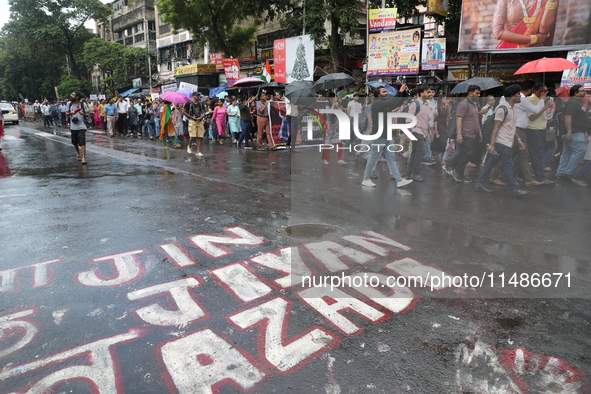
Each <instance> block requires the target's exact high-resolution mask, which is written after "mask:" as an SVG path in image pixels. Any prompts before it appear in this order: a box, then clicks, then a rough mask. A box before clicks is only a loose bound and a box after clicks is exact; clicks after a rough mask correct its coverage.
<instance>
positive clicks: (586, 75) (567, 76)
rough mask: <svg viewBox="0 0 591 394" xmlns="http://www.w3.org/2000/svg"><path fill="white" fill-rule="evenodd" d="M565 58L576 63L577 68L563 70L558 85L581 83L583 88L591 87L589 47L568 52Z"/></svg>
mask: <svg viewBox="0 0 591 394" xmlns="http://www.w3.org/2000/svg"><path fill="white" fill-rule="evenodd" d="M566 60H570V61H571V62H573V63H574V64H576V65H577V68H573V69H571V70H564V71H563V73H562V78H561V81H560V86H574V85H583V86H584V87H585V89H591V47H588V48H587V49H581V50H579V51H571V52H569V53H568V54H567V55H566Z"/></svg>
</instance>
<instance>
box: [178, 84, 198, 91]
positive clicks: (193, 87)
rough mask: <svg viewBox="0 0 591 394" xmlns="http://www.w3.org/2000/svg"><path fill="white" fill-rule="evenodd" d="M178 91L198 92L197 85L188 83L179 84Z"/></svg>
mask: <svg viewBox="0 0 591 394" xmlns="http://www.w3.org/2000/svg"><path fill="white" fill-rule="evenodd" d="M179 90H188V91H189V92H196V91H197V90H199V87H198V86H197V85H193V84H192V83H188V82H179Z"/></svg>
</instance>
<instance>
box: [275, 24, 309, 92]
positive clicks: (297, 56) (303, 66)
mask: <svg viewBox="0 0 591 394" xmlns="http://www.w3.org/2000/svg"><path fill="white" fill-rule="evenodd" d="M273 50H274V67H275V81H277V82H283V83H290V82H294V81H312V80H313V76H314V40H312V39H311V38H310V36H309V35H305V36H297V37H290V38H286V39H283V40H275V42H274V46H273Z"/></svg>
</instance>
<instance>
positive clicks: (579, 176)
mask: <svg viewBox="0 0 591 394" xmlns="http://www.w3.org/2000/svg"><path fill="white" fill-rule="evenodd" d="M589 171H591V160H589V161H588V162H586V163H585V164H583V167H581V169H580V170H579V172H577V173H576V174H575V176H573V179H577V180H579V181H582V180H583V176H584V175H585V174H586V173H587V172H589Z"/></svg>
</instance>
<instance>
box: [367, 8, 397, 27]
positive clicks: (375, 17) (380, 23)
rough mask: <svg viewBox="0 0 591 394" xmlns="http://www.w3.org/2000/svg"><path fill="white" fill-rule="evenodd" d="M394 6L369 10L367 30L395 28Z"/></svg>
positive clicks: (395, 13) (395, 11) (395, 12)
mask: <svg viewBox="0 0 591 394" xmlns="http://www.w3.org/2000/svg"><path fill="white" fill-rule="evenodd" d="M397 14H398V10H397V9H396V8H378V9H375V10H369V31H374V32H375V31H380V30H394V29H396V15H397Z"/></svg>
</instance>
